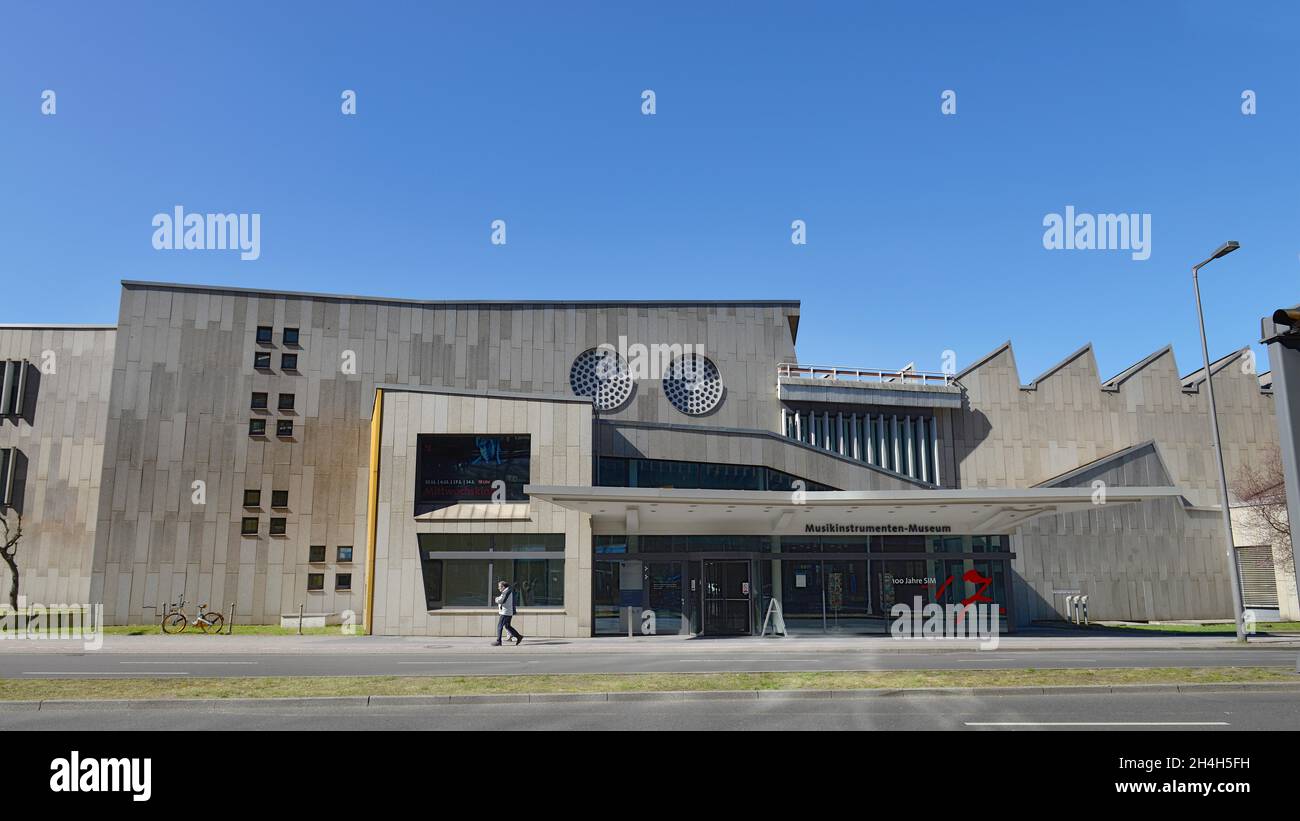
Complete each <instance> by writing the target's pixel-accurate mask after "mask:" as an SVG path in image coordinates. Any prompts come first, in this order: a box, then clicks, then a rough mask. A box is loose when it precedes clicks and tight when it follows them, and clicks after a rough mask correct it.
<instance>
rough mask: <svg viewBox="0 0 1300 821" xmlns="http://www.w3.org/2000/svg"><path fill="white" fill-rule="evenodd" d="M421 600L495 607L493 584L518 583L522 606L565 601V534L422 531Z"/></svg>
mask: <svg viewBox="0 0 1300 821" xmlns="http://www.w3.org/2000/svg"><path fill="white" fill-rule="evenodd" d="M417 539H418V540H419V551H420V568H421V571H422V573H421V575H422V578H423V581H424V598H425V604H426V606H427V608H428V609H429V610H440V609H442V608H446V607H495V606H496V604H495V601H494V599H495V598H496V595H497V592H496V589H497V582H499V581H506V582H509V583H511V584H514V585H516V589H517V590H518V591H519V596H520V601H519V602H518V604H519V606H521V607H562V606H563V605H564V534H563V533H420V534H418V535H417Z"/></svg>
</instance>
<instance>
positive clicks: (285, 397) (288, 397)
mask: <svg viewBox="0 0 1300 821" xmlns="http://www.w3.org/2000/svg"><path fill="white" fill-rule="evenodd" d="M279 407H280V410H282V411H291V410H293V394H291V393H282V394H280V403H279Z"/></svg>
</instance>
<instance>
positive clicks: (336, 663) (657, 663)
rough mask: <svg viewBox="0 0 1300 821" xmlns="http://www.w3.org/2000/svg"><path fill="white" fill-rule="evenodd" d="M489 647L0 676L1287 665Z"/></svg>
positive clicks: (1160, 653) (109, 665) (64, 657)
mask: <svg viewBox="0 0 1300 821" xmlns="http://www.w3.org/2000/svg"><path fill="white" fill-rule="evenodd" d="M485 650H487V651H488V652H483V653H481V654H480V653H467V652H464V651H461V652H456V653H445V652H444V653H439V652H438V651H437V650H429V651H428V652H424V653H419V652H410V651H401V652H397V651H395V652H367V653H340V652H323V651H321V652H314V653H286V654H275V653H246V654H238V653H230V654H226V653H213V652H204V653H191V654H186V653H159V652H151V653H131V652H113V653H94V652H90V653H66V654H65V653H50V652H42V653H16V652H7V653H3V654H0V678H78V677H80V678H133V677H134V678H152V677H167V676H176V677H180V676H190V677H224V676H372V675H384V676H393V675H396V676H413V675H418V676H429V675H446V676H453V675H455V676H462V675H544V674H552V673H707V672H789V671H824V670H983V669H995V670H1009V669H1025V668H1031V667H1032V668H1035V669H1050V668H1070V667H1076V668H1077V667H1220V666H1233V667H1287V668H1291V669H1294V668H1295V665H1296V656H1297V650H1296V648H1295V647H1286V646H1273V647H1268V646H1254V647H1246V648H1237V647H1226V646H1225V647H1206V648H1204V649H1173V648H1171V649H1167V650H1160V649H1127V650H1125V649H1118V650H1116V649H1100V648H1097V649H1071V650H1011V651H1007V650H1004V651H984V652H981V651H974V650H972V651H956V650H948V651H935V652H895V653H873V652H853V651H844V650H837V651H820V652H819V651H816V650H808V651H799V652H793V651H792V652H781V653H771V652H769V653H753V654H748V653H743V652H728V653H716V654H715V653H686V652H681V651H676V652H674V651H673V650H671V649H668V650H664V651H660V650H655V651H645V652H637V653H609V654H601V653H558V652H557V653H548V652H547V651H546V648H545V647H544V646H540V645H538V646H533V647H531V648H518V649H516V648H514V647H511V646H507V647H500V648H485Z"/></svg>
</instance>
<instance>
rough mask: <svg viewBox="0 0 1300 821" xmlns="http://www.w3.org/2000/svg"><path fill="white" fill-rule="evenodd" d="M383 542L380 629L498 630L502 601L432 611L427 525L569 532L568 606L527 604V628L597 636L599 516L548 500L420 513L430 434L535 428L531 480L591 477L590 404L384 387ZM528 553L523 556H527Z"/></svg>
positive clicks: (565, 481) (580, 481) (521, 623)
mask: <svg viewBox="0 0 1300 821" xmlns="http://www.w3.org/2000/svg"><path fill="white" fill-rule="evenodd" d="M382 425H383V427H382V433H381V440H380V451H379V452H380V456H379V500H378V509H379V515H378V520H377V521H378V529H377V533H376V542H375V544H376V548H375V580H376V581H375V605H374V608H375V609H374V629H373V632H374V633H376V634H381V633H382V634H390V635H391V634H402V635H410V634H414V635H430V636H495V635H496V621H497V614H496V610H495V609H494V608H490V607H473V608H465V607H461V608H444V609H441V610H426V609H425V598H424V589H423V586H422V585H423V578H422V576H421V570H420V560H419V551H418V537H417V534H419V533H563V534H564V536H565V548H564V553H565V557H564V607H563V608H521V609H520V610H519V612H518V614H517V616H516V619H515V626H516V627H517V628H518V629H519V631H520V632H521V633H523V634H524V635H525V636H569V637H572V636H590V635H591V521H590V519H591V517H590V516H587V515H586V514H583V513H578V512H576V511H572V510H565V509H563V508H560V507H556V506H555V505H552V504H550V503H549V502H543V501H540V500H530V501H528V502H524V503H505V504H457V505H452V506H450V507H446V508H442V509H440V510H438V511H435V512H434V513H431V514H422V515H421V516H419V517H418V519H417V517H416V516H415V473H416V458H415V457H416V437H417V436H418V435H419V434H421V433H470V434H473V433H526V434H529V436H530V458H529V463H530V481H531V482H533V483H535V484H543V485H549V484H557V485H589V484H591V464H592V459H591V453H592V451H591V447H592V441H591V439H592V425H591V403H590V402H587V401H578V400H568V401H565V400H546V399H535V400H528V399H509V398H502V397H501V396H500V395H497V396H490V397H489V396H464V395H448V394H440V393H408V392H402V391H389V390H385V392H384V400H383V416H382ZM520 558H524V557H523V556H521V557H520Z"/></svg>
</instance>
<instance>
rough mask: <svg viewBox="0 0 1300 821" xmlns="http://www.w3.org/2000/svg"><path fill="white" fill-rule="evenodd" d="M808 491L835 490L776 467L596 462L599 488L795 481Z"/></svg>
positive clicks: (757, 486)
mask: <svg viewBox="0 0 1300 821" xmlns="http://www.w3.org/2000/svg"><path fill="white" fill-rule="evenodd" d="M796 481H801V482H803V483H804V486H803V489H804V490H810V491H821V490H835V489H836V488H833V487H831V486H830V485H823V484H821V483H820V482H810V481H808V480H807V479H800V478H799V477H798V476H793V475H791V474H789V473H785V472H783V471H779V470H773V469H772V468H768V467H759V466H756V465H729V464H723V463H720V462H682V461H676V460H669V459H623V458H617V457H609V456H605V457H601V458H600V459H599V460H597V465H596V485H597V486H598V487H648V488H685V489H692V490H794V489H795V484H794V483H795V482H796Z"/></svg>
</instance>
